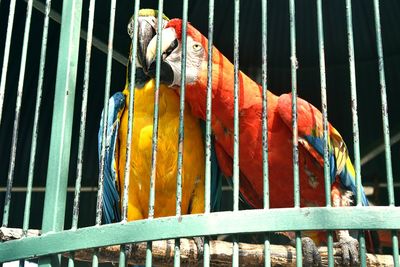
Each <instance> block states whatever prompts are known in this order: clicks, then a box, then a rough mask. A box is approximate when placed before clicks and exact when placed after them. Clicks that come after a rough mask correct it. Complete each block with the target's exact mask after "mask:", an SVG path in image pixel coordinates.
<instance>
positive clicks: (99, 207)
mask: <svg viewBox="0 0 400 267" xmlns="http://www.w3.org/2000/svg"><path fill="white" fill-rule="evenodd" d="M115 6H116V0H112V1H111V8H110V24H109V29H108V51H107V67H106V84H105V88H104V109H103V133H102V140H103V143H102V144H101V153H100V170H99V182H98V191H97V203H96V225H100V224H101V217H102V215H103V211H102V208H103V183H104V164H105V162H104V161H105V151H106V142H105V140H106V131H107V122H108V112H107V111H108V99H109V98H110V86H111V68H112V54H113V40H114V24H115Z"/></svg>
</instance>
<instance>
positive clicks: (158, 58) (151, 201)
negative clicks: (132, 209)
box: [146, 0, 164, 266]
mask: <svg viewBox="0 0 400 267" xmlns="http://www.w3.org/2000/svg"><path fill="white" fill-rule="evenodd" d="M163 6H164V2H163V1H161V0H160V1H159V2H158V15H157V32H158V33H159V34H157V44H156V77H155V83H156V84H155V88H154V115H153V135H152V153H151V174H150V195H149V214H148V218H149V219H152V218H154V202H155V184H156V173H157V169H156V167H157V146H158V105H159V91H160V68H161V42H162V36H161V34H160V33H161V30H162V21H163V18H162V15H163ZM152 245H153V244H152V242H151V241H149V242H147V248H146V266H151V265H152Z"/></svg>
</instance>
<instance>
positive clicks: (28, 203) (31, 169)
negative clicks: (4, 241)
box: [22, 0, 51, 231]
mask: <svg viewBox="0 0 400 267" xmlns="http://www.w3.org/2000/svg"><path fill="white" fill-rule="evenodd" d="M50 7H51V0H47V1H46V9H45V13H44V23H43V36H42V47H41V50H40V63H39V77H38V88H37V93H36V105H35V117H34V120H33V130H32V145H31V151H30V160H29V174H28V182H27V191H26V197H25V209H24V222H23V227H22V228H23V230H24V231H27V230H28V228H29V218H30V211H31V199H32V185H33V175H34V170H35V160H36V147H37V136H38V131H39V128H38V122H39V114H40V106H41V103H42V88H43V76H44V67H45V63H46V50H47V36H48V30H49V13H50Z"/></svg>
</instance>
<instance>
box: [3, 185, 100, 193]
mask: <svg viewBox="0 0 400 267" xmlns="http://www.w3.org/2000/svg"><path fill="white" fill-rule="evenodd" d="M6 190H7V188H6V187H0V193H3V192H6ZM26 191H27V188H26V187H22V186H21V187H13V188H12V190H11V192H16V193H24V192H26ZM45 191H46V187H33V188H32V192H36V193H42V192H45ZM80 191H81V192H97V186H96V187H91V186H86V187H81V190H80ZM67 192H70V193H73V192H75V187H68V188H67Z"/></svg>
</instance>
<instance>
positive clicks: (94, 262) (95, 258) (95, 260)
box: [92, 249, 99, 267]
mask: <svg viewBox="0 0 400 267" xmlns="http://www.w3.org/2000/svg"><path fill="white" fill-rule="evenodd" d="M98 253H99V249H95V250H94V253H93V258H92V267H97V266H99V256H98Z"/></svg>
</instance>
